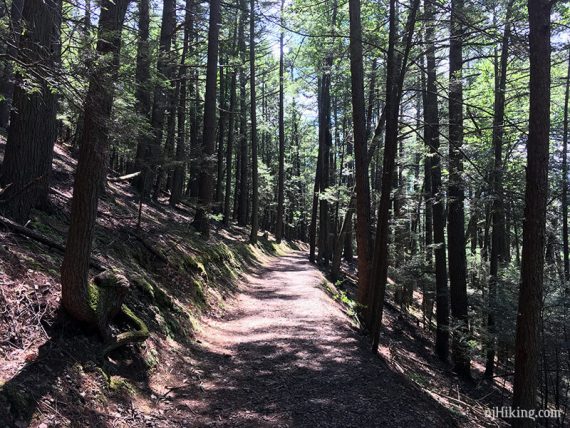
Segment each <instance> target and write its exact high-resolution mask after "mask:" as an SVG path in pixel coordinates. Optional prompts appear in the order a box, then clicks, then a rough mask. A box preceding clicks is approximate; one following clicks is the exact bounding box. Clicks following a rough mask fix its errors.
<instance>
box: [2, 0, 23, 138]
mask: <svg viewBox="0 0 570 428" xmlns="http://www.w3.org/2000/svg"><path fill="white" fill-rule="evenodd" d="M23 10H24V0H12V4H11V5H10V36H9V38H8V43H7V46H6V55H7V57H8V60H7V61H6V62H5V63H4V68H3V70H2V75H1V79H0V94H1V95H2V97H1V98H2V99H0V128H4V129H6V128H7V127H8V122H9V120H10V110H11V107H12V97H13V95H14V67H13V64H12V61H11V60H12V59H15V58H16V56H17V55H18V45H19V43H20V33H21V32H22V25H21V23H22V12H23Z"/></svg>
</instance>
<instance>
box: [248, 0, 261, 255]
mask: <svg viewBox="0 0 570 428" xmlns="http://www.w3.org/2000/svg"><path fill="white" fill-rule="evenodd" d="M249 13H250V16H249V78H250V85H249V86H250V88H249V93H250V100H251V101H250V111H251V113H250V115H251V186H252V198H251V234H250V237H249V240H250V242H251V243H252V244H255V243H256V242H257V232H258V230H259V212H258V211H259V173H258V170H257V169H258V165H257V100H256V97H257V95H256V90H255V85H256V82H255V72H256V69H255V0H250V2H249Z"/></svg>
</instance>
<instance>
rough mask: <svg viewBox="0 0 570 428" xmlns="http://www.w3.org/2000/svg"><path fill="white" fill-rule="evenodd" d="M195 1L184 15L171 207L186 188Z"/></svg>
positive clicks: (187, 7)
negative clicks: (189, 55) (189, 58)
mask: <svg viewBox="0 0 570 428" xmlns="http://www.w3.org/2000/svg"><path fill="white" fill-rule="evenodd" d="M192 4H193V0H186V8H185V9H186V11H185V15H184V40H183V42H182V55H181V57H180V68H179V70H178V82H177V83H176V84H177V92H178V93H179V96H178V119H177V126H178V133H177V140H176V165H175V167H174V173H173V175H172V189H171V194H170V205H176V204H177V203H179V202H180V200H181V199H182V190H183V187H184V172H185V160H186V152H187V150H186V142H187V133H186V104H187V91H188V83H187V82H188V69H187V67H186V60H187V58H188V54H189V50H190V36H191V34H192V31H193V29H194V16H193V8H192Z"/></svg>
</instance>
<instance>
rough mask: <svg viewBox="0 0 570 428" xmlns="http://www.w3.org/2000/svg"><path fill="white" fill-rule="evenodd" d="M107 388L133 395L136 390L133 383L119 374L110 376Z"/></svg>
mask: <svg viewBox="0 0 570 428" xmlns="http://www.w3.org/2000/svg"><path fill="white" fill-rule="evenodd" d="M109 390H110V391H113V392H119V391H124V392H126V393H128V394H129V395H134V394H135V393H136V392H137V391H136V388H135V386H134V385H133V384H131V383H130V382H129V381H127V380H126V379H124V378H122V377H120V376H111V377H110V379H109Z"/></svg>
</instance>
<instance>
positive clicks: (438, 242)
mask: <svg viewBox="0 0 570 428" xmlns="http://www.w3.org/2000/svg"><path fill="white" fill-rule="evenodd" d="M424 9H425V10H424V16H425V20H426V22H427V27H426V30H425V41H426V53H425V57H426V88H425V91H424V95H423V96H424V121H425V127H426V129H425V136H426V142H425V143H426V144H427V145H428V147H429V151H430V155H431V159H430V161H431V162H430V163H431V173H432V175H431V198H432V201H433V202H432V219H433V244H434V256H435V294H436V322H437V329H436V340H435V350H436V353H437V355H438V356H439V358H440V359H442V360H447V359H448V356H449V291H448V288H447V266H446V246H445V214H444V212H445V206H444V205H445V200H444V198H443V195H442V191H441V190H442V185H441V154H440V153H439V111H438V103H437V98H438V96H437V81H436V80H437V70H436V62H435V30H434V25H435V10H434V3H433V0H425V2H424Z"/></svg>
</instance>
